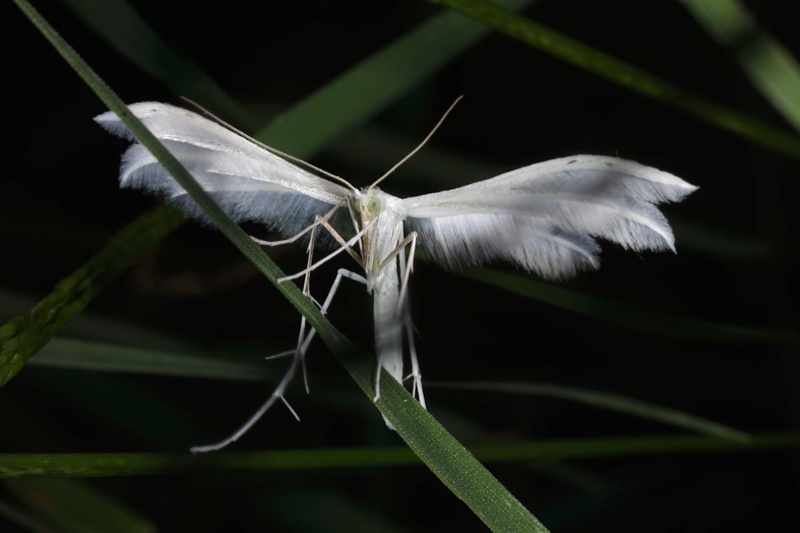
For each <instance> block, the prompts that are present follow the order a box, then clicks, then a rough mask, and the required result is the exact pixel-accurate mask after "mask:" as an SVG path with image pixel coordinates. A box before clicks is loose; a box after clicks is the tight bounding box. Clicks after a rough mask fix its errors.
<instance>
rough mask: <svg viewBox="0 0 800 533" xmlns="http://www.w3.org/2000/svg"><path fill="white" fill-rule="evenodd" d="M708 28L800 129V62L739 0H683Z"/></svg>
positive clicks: (791, 122) (772, 102)
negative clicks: (763, 27) (762, 26)
mask: <svg viewBox="0 0 800 533" xmlns="http://www.w3.org/2000/svg"><path fill="white" fill-rule="evenodd" d="M682 1H683V4H684V5H685V6H686V8H687V9H688V10H689V11H690V12H691V13H692V15H694V17H695V18H696V19H697V22H699V23H700V24H701V25H702V26H703V27H704V28H705V29H706V31H707V32H708V33H709V34H710V35H711V36H712V37H713V38H714V39H716V40H717V42H719V43H720V44H721V45H722V46H726V47H728V48H729V49H730V50H731V52H734V53H735V54H736V56H737V57H738V59H739V64H740V65H741V66H742V70H743V71H744V73H745V74H746V75H747V76H748V77H749V78H750V81H751V82H752V83H753V85H754V86H755V87H756V88H757V89H758V90H759V91H760V92H761V94H762V95H764V98H766V99H767V100H768V101H769V102H770V103H771V104H772V106H773V107H774V108H775V109H776V110H777V111H778V112H779V113H780V114H781V115H783V118H785V119H786V121H787V122H788V123H789V124H791V125H792V126H794V129H795V130H797V131H800V65H798V63H797V60H796V59H795V58H794V57H792V54H791V53H789V51H788V50H787V49H786V48H784V47H783V45H781V44H780V43H779V42H777V41H776V40H775V39H773V38H772V36H771V35H769V34H767V33H766V32H765V31H764V30H763V29H761V27H760V26H759V24H758V21H757V20H756V19H755V18H754V17H753V15H752V14H751V13H750V11H749V10H748V9H747V6H746V5H745V4H744V3H743V2H740V1H739V0H682Z"/></svg>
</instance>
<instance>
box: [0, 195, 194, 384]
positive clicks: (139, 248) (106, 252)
mask: <svg viewBox="0 0 800 533" xmlns="http://www.w3.org/2000/svg"><path fill="white" fill-rule="evenodd" d="M182 221H183V215H181V214H180V213H178V212H177V211H175V210H174V209H172V208H169V207H161V208H158V209H156V210H154V211H152V212H150V213H147V214H145V215H142V216H141V217H139V218H138V219H136V220H135V221H133V222H131V223H130V224H128V225H127V226H126V227H125V228H123V229H122V230H121V231H119V232H118V233H117V234H116V235H114V236H113V237H112V238H111V239H110V240H109V241H108V244H106V245H105V246H104V247H103V248H102V249H101V250H100V251H99V252H97V253H96V254H95V255H94V257H92V258H91V259H90V260H89V262H87V263H86V264H85V265H84V266H83V267H81V268H79V269H78V270H76V271H75V272H73V273H72V274H70V275H69V276H67V277H66V278H64V279H63V280H61V281H60V282H59V283H58V284H57V285H56V288H55V290H54V291H53V292H52V293H50V294H49V295H47V296H45V297H44V299H42V301H41V302H39V304H38V305H37V306H36V307H35V308H34V309H32V310H31V311H30V312H29V313H26V314H24V315H21V316H18V317H15V318H12V319H11V320H9V321H8V322H6V323H5V324H3V325H2V326H0V387H2V386H3V385H4V384H6V383H7V382H8V381H9V380H10V379H11V378H12V377H14V375H15V374H16V373H17V372H19V371H20V370H21V369H22V367H23V366H24V365H25V363H26V361H27V360H28V358H29V357H30V356H32V355H33V354H35V353H36V352H37V351H38V350H39V349H41V348H42V347H43V346H44V345H45V344H47V342H48V341H49V340H50V338H51V337H52V336H53V335H54V334H55V333H57V332H58V331H59V330H61V328H63V327H64V325H66V324H67V323H68V322H69V321H70V320H72V319H73V318H74V317H75V316H76V315H78V314H79V313H80V312H81V311H83V309H84V308H85V307H86V305H87V304H88V303H89V302H90V301H91V300H92V299H93V298H94V297H95V296H97V294H98V293H99V292H100V291H101V290H102V289H103V288H104V287H105V286H106V285H108V284H109V283H110V282H111V281H112V280H113V279H114V278H116V277H117V276H118V275H119V274H120V273H121V272H122V271H124V270H125V269H126V268H127V267H128V266H129V265H130V263H131V261H133V260H134V259H136V258H137V257H139V256H140V255H141V254H142V253H143V252H144V251H146V250H148V249H150V248H151V247H152V246H154V245H155V244H156V243H158V242H159V241H160V240H161V239H163V238H164V237H165V236H166V235H168V234H169V233H170V232H171V231H173V230H174V229H175V228H177V227H178V226H179V225H180V224H181V222H182Z"/></svg>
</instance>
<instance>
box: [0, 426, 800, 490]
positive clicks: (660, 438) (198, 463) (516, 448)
mask: <svg viewBox="0 0 800 533" xmlns="http://www.w3.org/2000/svg"><path fill="white" fill-rule="evenodd" d="M797 447H800V433H798V432H784V433H755V434H753V435H751V440H750V442H749V443H748V444H742V443H740V442H734V441H732V440H730V439H720V438H718V437H708V436H705V435H634V436H628V437H603V438H582V439H554V440H537V441H532V442H531V441H515V442H510V443H492V444H472V445H470V447H469V449H470V451H471V452H472V453H473V454H474V455H475V456H476V457H478V458H480V459H481V460H483V461H486V462H519V461H533V460H537V459H577V458H580V459H589V458H601V457H629V456H639V455H657V454H665V453H667V454H674V453H696V452H722V451H725V452H750V453H754V452H759V451H764V450H775V449H782V448H797ZM389 465H393V466H402V465H419V459H418V458H416V457H415V456H414V455H413V454H412V453H410V452H409V450H408V449H407V448H405V447H402V446H392V447H369V448H316V449H313V450H296V449H293V450H270V451H259V452H237V453H231V452H219V453H213V454H203V455H189V454H175V453H48V454H41V453H36V454H25V453H16V454H0V479H3V478H4V479H12V478H37V477H53V476H56V477H60V476H68V477H109V476H133V475H135V476H151V475H163V474H170V475H172V474H186V473H190V472H209V471H231V470H247V471H257V470H266V471H280V470H288V471H297V470H317V469H329V468H354V467H376V466H389ZM487 496H490V495H488V494H487Z"/></svg>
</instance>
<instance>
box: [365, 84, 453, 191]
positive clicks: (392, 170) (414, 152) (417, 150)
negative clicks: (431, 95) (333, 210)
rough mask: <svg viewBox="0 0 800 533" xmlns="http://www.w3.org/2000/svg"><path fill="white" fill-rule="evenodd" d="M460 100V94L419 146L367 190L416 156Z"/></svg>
mask: <svg viewBox="0 0 800 533" xmlns="http://www.w3.org/2000/svg"><path fill="white" fill-rule="evenodd" d="M462 98H464V95H463V94H462V95H461V96H459V97H458V98H456V99H455V101H454V102H453V103H452V104H450V107H448V108H447V111H445V112H444V115H442V118H440V119H439V122H437V123H436V125H435V126H434V127H433V129H432V130H431V131H430V133H428V135H427V136H426V137H425V138H424V139H422V142H421V143H419V145H417V147H416V148H414V149H413V150H411V151H410V152H409V153H408V155H406V156H405V157H404V158H403V159H401V160H400V161H398V162H397V163H396V164H395V165H394V166H393V167H392V168H390V169H389V170H388V171H387V172H386V174H384V175H383V176H381V177H380V178H378V179H377V180H375V182H374V183H373V184H372V185H370V186H369V190H372V189H374V188H375V186H376V185H377V184H379V183H380V182H382V181H383V180H385V179H386V178H388V177H389V175H391V174H392V172H394V171H395V170H397V168H398V167H399V166H400V165H402V164H403V163H405V162H406V161H408V160H409V159H411V157H412V156H413V155H414V154H416V153H417V152H419V151H420V149H421V148H422V147H423V146H425V144H426V143H427V142H428V141H429V140H430V138H431V137H433V134H434V133H436V130H438V129H439V126H441V125H442V123H443V122H444V119H446V118H447V115H449V114H450V111H452V110H453V108H454V107H455V106H456V104H457V103H458V102H460V101H461V99H462Z"/></svg>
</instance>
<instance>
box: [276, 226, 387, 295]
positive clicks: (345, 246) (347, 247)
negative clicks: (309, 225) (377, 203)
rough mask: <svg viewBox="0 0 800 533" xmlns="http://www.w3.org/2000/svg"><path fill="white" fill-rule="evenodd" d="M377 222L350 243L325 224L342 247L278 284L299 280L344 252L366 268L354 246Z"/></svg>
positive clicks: (354, 237)
mask: <svg viewBox="0 0 800 533" xmlns="http://www.w3.org/2000/svg"><path fill="white" fill-rule="evenodd" d="M375 220H377V219H375ZM375 220H373V221H372V222H370V223H369V224H367V225H366V226H364V228H363V229H361V231H359V232H358V233H356V234H355V235H354V236H353V237H352V238H351V239H350V240H348V241H345V240H344V239H343V238H342V237H341V235H339V233H338V232H337V231H336V229H334V228H333V227H332V226H331V225H330V224H328V223H327V222H323V223H322V226H323V227H324V228H325V229H327V230H328V231H329V232H330V234H331V235H332V236H333V237H334V238H335V239H336V240H337V242H338V243H339V244H340V245H341V246H339V249H337V250H336V251H334V252H331V253H330V254H328V255H326V256H325V257H323V258H322V259H320V260H319V261H317V262H316V263H314V264H313V265H311V266H310V267H308V268H306V269H305V270H301V271H300V272H298V273H296V274H292V275H291V276H285V277H282V278H280V279H278V283H282V282H284V281H289V280H292V279H296V278H299V277H300V276H304V275H305V274H306V273H307V272H310V271H312V270H314V269H316V268H317V267H319V266H320V265H322V264H323V263H326V262H328V261H329V260H331V259H333V258H334V257H335V256H337V255H339V254H340V253H342V252H347V253H348V254H350V256H351V257H353V259H355V260H356V262H358V264H359V265H360V266H362V267H363V266H364V262H363V260H362V258H361V257H360V256H359V255H358V254H357V253H356V252H355V250H353V245H354V244H355V243H356V242H358V241H359V240H360V239H361V237H362V236H363V235H364V234H365V233H366V232H367V231H368V230H369V228H370V227H371V225H372V224H373V223H375Z"/></svg>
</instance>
